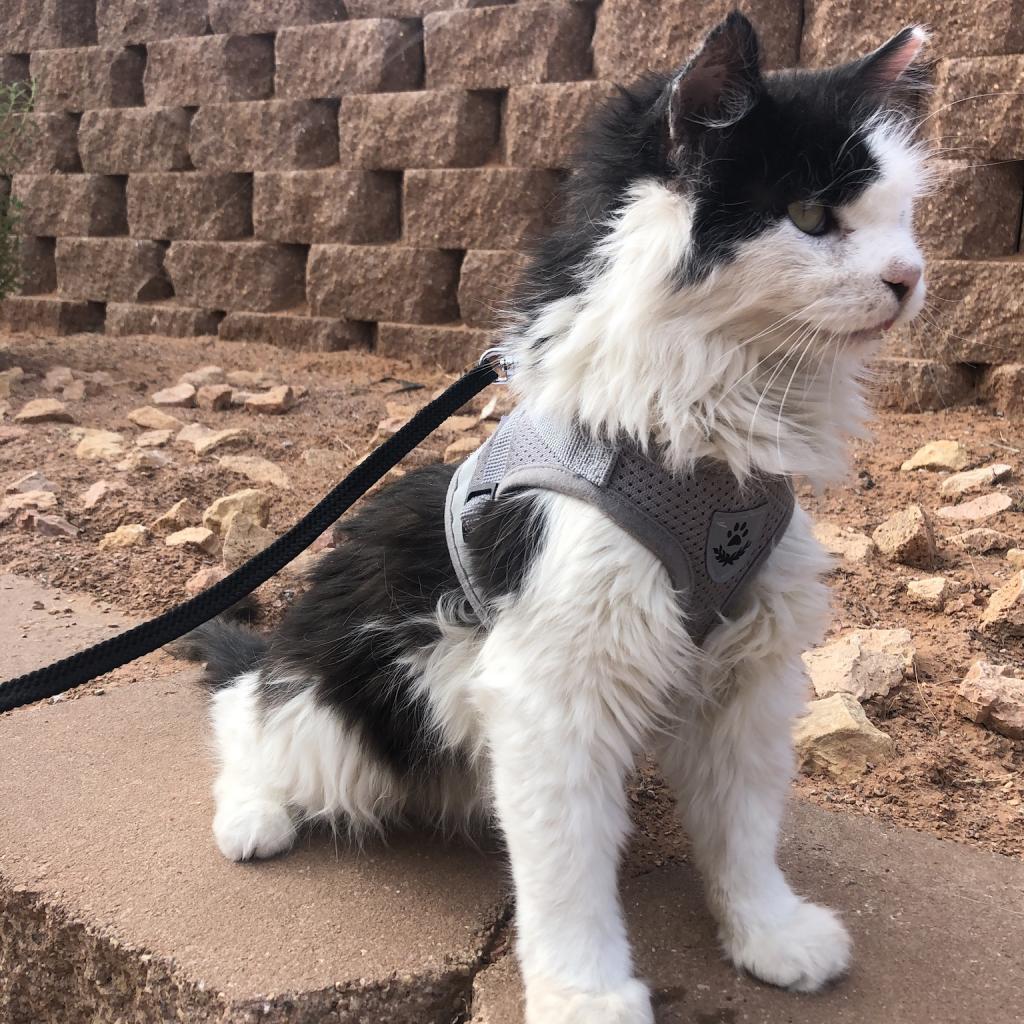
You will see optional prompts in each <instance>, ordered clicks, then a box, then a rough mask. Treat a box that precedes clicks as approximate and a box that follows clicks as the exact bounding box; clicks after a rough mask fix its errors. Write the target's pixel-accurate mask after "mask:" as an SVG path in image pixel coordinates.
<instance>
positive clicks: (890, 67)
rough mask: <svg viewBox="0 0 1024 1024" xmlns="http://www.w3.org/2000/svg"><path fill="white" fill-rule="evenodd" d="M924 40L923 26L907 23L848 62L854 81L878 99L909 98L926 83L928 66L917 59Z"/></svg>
mask: <svg viewBox="0 0 1024 1024" xmlns="http://www.w3.org/2000/svg"><path fill="white" fill-rule="evenodd" d="M927 42H928V33H927V32H926V31H925V30H924V28H922V26H920V25H908V26H907V27H906V28H905V29H903V30H902V31H901V32H897V33H896V35H894V36H893V37H892V39H890V40H889V41H888V42H886V43H883V44H882V45H881V46H880V47H879V48H878V49H877V50H874V51H873V52H872V53H869V54H868V55H867V56H866V57H862V58H861V59H860V60H858V61H854V63H853V64H851V65H850V71H851V72H852V75H853V79H854V81H855V82H856V83H857V85H858V87H859V88H860V89H862V90H863V91H864V92H865V93H867V94H868V95H870V96H873V97H875V98H877V99H878V100H881V101H885V100H886V99H891V100H892V101H893V102H896V103H900V102H907V101H909V100H912V99H913V98H914V94H915V93H917V92H919V91H920V90H921V89H923V88H926V87H927V84H928V75H929V72H930V67H929V65H928V64H926V63H924V62H921V61H920V60H919V58H920V56H921V51H922V50H923V49H924V46H925V44H926V43H927Z"/></svg>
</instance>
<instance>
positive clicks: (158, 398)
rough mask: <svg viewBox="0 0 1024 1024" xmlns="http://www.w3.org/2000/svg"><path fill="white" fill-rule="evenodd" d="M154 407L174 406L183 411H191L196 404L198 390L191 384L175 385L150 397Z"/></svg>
mask: <svg viewBox="0 0 1024 1024" xmlns="http://www.w3.org/2000/svg"><path fill="white" fill-rule="evenodd" d="M150 401H151V402H153V404H154V405H174V406H180V407H181V408H182V409H191V408H192V406H194V405H195V404H196V389H195V388H194V387H193V386H192V385H191V384H175V385H174V387H172V388H164V389H163V391H157V392H156V394H154V395H152V396H151V397H150Z"/></svg>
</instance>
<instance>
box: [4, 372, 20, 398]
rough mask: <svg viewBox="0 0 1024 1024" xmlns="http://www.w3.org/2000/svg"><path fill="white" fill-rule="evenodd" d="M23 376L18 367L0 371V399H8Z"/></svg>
mask: <svg viewBox="0 0 1024 1024" xmlns="http://www.w3.org/2000/svg"><path fill="white" fill-rule="evenodd" d="M24 376H25V371H24V370H23V369H22V368H21V367H20V366H12V367H11V368H10V369H7V370H0V398H10V397H11V392H12V391H13V390H14V388H15V386H16V385H17V384H18V383H19V382H20V381H21V378H22V377H24Z"/></svg>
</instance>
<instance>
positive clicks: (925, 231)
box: [914, 161, 1024, 259]
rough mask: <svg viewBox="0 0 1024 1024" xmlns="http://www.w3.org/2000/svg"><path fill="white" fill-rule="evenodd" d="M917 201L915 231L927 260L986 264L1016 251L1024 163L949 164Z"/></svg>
mask: <svg viewBox="0 0 1024 1024" xmlns="http://www.w3.org/2000/svg"><path fill="white" fill-rule="evenodd" d="M937 170H938V173H939V175H940V178H939V181H938V183H937V185H936V189H935V191H934V192H933V193H932V194H931V195H928V196H925V197H924V198H923V199H921V200H919V201H918V204H917V210H916V213H915V218H914V219H915V222H916V226H917V232H918V235H919V236H920V239H921V242H922V243H923V244H924V246H925V249H926V251H927V252H928V254H929V256H931V257H938V258H940V259H986V258H992V257H996V256H1010V255H1012V254H1013V253H1014V252H1016V251H1017V241H1018V235H1019V233H1020V224H1021V204H1022V200H1024V164H1020V163H989V164H985V163H971V162H967V161H955V162H954V161H947V162H941V163H939V164H938V165H937Z"/></svg>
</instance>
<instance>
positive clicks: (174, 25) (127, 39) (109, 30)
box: [60, 0, 207, 46]
mask: <svg viewBox="0 0 1024 1024" xmlns="http://www.w3.org/2000/svg"><path fill="white" fill-rule="evenodd" d="M60 2H63V0H60ZM206 2H207V0H95V3H96V30H97V33H98V35H99V41H100V42H101V43H105V44H109V45H112V46H127V45H129V44H130V43H147V44H148V43H150V42H152V41H153V40H154V39H168V38H170V37H171V36H201V35H203V34H204V33H205V32H206Z"/></svg>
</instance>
